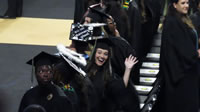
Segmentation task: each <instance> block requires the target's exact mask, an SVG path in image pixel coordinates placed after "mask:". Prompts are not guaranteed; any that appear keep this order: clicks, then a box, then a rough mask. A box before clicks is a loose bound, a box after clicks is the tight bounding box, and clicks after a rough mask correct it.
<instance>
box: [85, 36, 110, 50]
mask: <svg viewBox="0 0 200 112" xmlns="http://www.w3.org/2000/svg"><path fill="white" fill-rule="evenodd" d="M88 42H89V43H90V44H92V45H94V46H95V48H102V49H107V50H109V48H110V47H112V46H113V43H112V41H111V40H110V39H109V37H106V38H101V39H96V40H91V41H88Z"/></svg>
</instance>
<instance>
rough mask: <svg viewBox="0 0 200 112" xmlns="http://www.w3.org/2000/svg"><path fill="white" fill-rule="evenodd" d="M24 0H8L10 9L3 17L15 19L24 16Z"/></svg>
mask: <svg viewBox="0 0 200 112" xmlns="http://www.w3.org/2000/svg"><path fill="white" fill-rule="evenodd" d="M22 9H23V0H8V9H7V11H6V13H5V14H4V15H3V18H5V19H6V18H8V19H9V18H10V19H15V18H16V17H21V16H22Z"/></svg>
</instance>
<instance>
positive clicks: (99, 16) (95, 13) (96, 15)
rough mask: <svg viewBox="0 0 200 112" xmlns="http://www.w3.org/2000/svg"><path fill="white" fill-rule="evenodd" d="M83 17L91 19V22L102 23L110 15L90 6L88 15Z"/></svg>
mask: <svg viewBox="0 0 200 112" xmlns="http://www.w3.org/2000/svg"><path fill="white" fill-rule="evenodd" d="M85 17H90V18H92V20H93V22H99V23H104V22H105V19H107V18H110V15H109V14H106V13H105V10H104V9H103V8H99V7H91V6H90V7H89V13H88V14H87V15H86V16H85ZM110 19H111V18H110Z"/></svg>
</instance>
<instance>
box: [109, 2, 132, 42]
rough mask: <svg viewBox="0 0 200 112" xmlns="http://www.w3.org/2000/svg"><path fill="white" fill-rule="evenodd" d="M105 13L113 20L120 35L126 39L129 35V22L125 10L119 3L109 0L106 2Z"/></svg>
mask: <svg viewBox="0 0 200 112" xmlns="http://www.w3.org/2000/svg"><path fill="white" fill-rule="evenodd" d="M116 11H117V13H116ZM106 13H108V14H110V15H111V16H112V17H113V19H114V20H115V22H116V26H117V30H118V31H119V34H120V36H121V37H123V38H124V39H126V40H127V41H128V38H129V37H130V24H129V18H128V14H127V13H126V10H125V9H123V8H122V6H121V4H119V3H117V2H116V1H111V2H108V3H107V9H106Z"/></svg>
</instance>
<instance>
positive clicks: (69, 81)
mask: <svg viewBox="0 0 200 112" xmlns="http://www.w3.org/2000/svg"><path fill="white" fill-rule="evenodd" d="M54 71H55V75H54V82H55V84H57V85H59V86H60V87H61V88H62V89H63V90H64V92H65V94H66V95H67V96H68V97H69V99H70V101H71V102H72V106H73V110H75V111H74V112H95V111H96V110H95V109H96V108H95V107H94V106H95V102H94V101H93V100H95V98H96V96H95V93H94V88H93V86H92V84H91V82H90V80H89V79H88V78H87V77H83V76H82V75H80V73H78V72H77V71H76V70H75V69H74V68H73V67H72V66H71V65H70V64H69V63H67V62H66V61H64V60H63V61H61V62H60V63H59V64H57V65H56V66H55V68H54Z"/></svg>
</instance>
